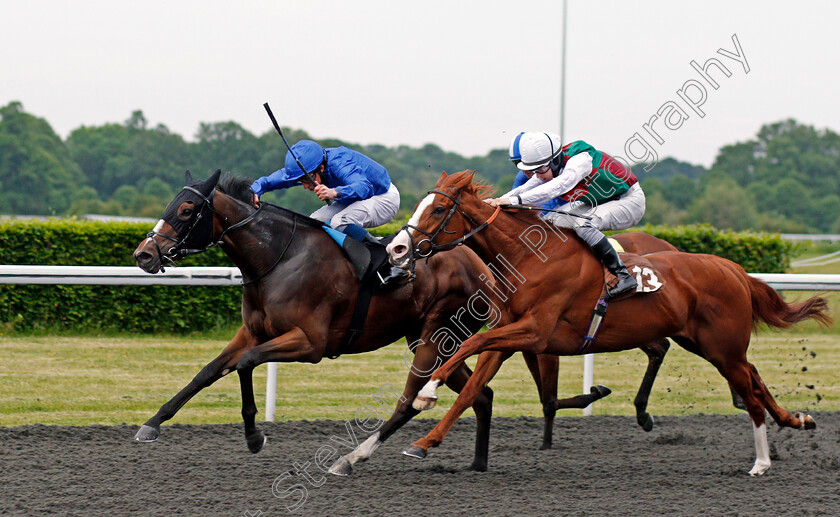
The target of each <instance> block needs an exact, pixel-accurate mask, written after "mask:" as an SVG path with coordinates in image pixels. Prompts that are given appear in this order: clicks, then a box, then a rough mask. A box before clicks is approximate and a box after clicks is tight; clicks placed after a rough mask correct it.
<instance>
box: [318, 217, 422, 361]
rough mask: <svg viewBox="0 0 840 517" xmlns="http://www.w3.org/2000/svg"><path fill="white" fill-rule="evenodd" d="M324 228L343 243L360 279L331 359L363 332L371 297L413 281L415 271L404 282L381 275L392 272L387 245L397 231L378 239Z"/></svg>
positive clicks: (343, 248)
mask: <svg viewBox="0 0 840 517" xmlns="http://www.w3.org/2000/svg"><path fill="white" fill-rule="evenodd" d="M323 228H324V231H326V232H327V234H329V236H330V237H332V238H333V240H335V241H336V243H338V245H339V246H341V249H342V250H343V251H344V255H345V257H347V260H348V261H350V265H351V266H352V267H353V271H354V272H355V273H356V277H357V278H358V279H359V295H358V296H357V297H356V307H355V308H354V309H353V316H352V318H351V319H350V326H349V327H348V328H347V334H345V336H344V339H343V340H342V341H341V345H339V347H338V350H337V352H336V354H335V355H328V356H327V357H329V358H330V359H335V358H336V357H338V356H339V355H341V354H342V353H344V351H345V350H347V349H348V348H349V347H350V346H351V345H352V344H353V342H354V341H355V340H356V339H357V338H358V337H359V336H360V335H361V333H362V329H363V327H364V325H365V319H367V315H368V310H369V309H370V301H371V299H372V298H373V297H374V296H376V295H378V294H381V293H384V292H387V291H392V290H394V289H398V288H399V287H402V286H403V285H405V283H408V282H411V281H412V280H413V273H412V277H411V278H409V280H408V281H407V282H405V283H404V284H398V285H386V286H383V285H382V281H381V279H382V278H383V277H384V276H386V275H387V274H388V273H389V271H390V268H391V264H390V263H389V262H388V252H387V251H385V247H386V246H387V245H388V244H390V243H391V241H392V240H394V237H396V236H395V235H389V236H387V237H382V238H381V239H379V240H376V241H373V240H366V241H364V242H361V241H357V240H356V239H354V238H352V237H348V236H347V235H346V234H344V233H342V232H339V231H337V230H334V229H332V228H330V227H329V226H323Z"/></svg>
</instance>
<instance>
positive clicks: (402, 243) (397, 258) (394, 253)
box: [385, 194, 435, 268]
mask: <svg viewBox="0 0 840 517" xmlns="http://www.w3.org/2000/svg"><path fill="white" fill-rule="evenodd" d="M434 200H435V195H434V194H429V195H427V196H426V197H424V198H423V200H422V201H420V204H418V205H417V210H415V211H414V214H412V215H411V219H409V220H408V225H407V226H408V228H406V229H403V230H400V232H399V233H398V234H397V236H396V237H394V240H393V241H391V244H389V245H388V247H387V248H385V249H386V251H387V252H388V255H389V256H390V259H391V264H393V265H395V266H397V267H401V268H405V267H408V257H409V251H410V248H411V235H412V234H413V233H414V227H415V226H417V223H418V222H420V217H422V216H423V212H425V211H426V209H427V208H429V207H430V206H432V203H433V202H434Z"/></svg>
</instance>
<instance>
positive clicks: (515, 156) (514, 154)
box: [508, 131, 525, 162]
mask: <svg viewBox="0 0 840 517" xmlns="http://www.w3.org/2000/svg"><path fill="white" fill-rule="evenodd" d="M524 134H525V131H523V132H521V133H519V134H518V135H516V136H515V137H513V140H511V141H510V148H509V149H508V156H509V157H510V158H509V159H510V161H512V162H519V161H522V154H521V153H520V152H519V140H520V139H521V138H522V135H524Z"/></svg>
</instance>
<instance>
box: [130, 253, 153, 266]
mask: <svg viewBox="0 0 840 517" xmlns="http://www.w3.org/2000/svg"><path fill="white" fill-rule="evenodd" d="M134 260H135V261H137V263H138V264H144V263H146V262H148V261H150V260H152V255H151V254H150V253H148V252H145V251H138V252H137V253H135V254H134Z"/></svg>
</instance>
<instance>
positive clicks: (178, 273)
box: [0, 266, 242, 285]
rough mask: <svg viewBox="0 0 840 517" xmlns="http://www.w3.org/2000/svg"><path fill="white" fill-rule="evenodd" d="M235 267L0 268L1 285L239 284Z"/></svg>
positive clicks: (240, 275)
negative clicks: (155, 269)
mask: <svg viewBox="0 0 840 517" xmlns="http://www.w3.org/2000/svg"><path fill="white" fill-rule="evenodd" d="M241 283H242V273H240V272H239V268H235V267H177V268H176V267H173V268H166V272H165V273H157V274H155V275H153V274H150V273H146V272H145V271H143V270H142V269H140V268H139V267H128V266H126V267H123V266H0V284H71V285H72V284H75V285H239V284H241Z"/></svg>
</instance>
